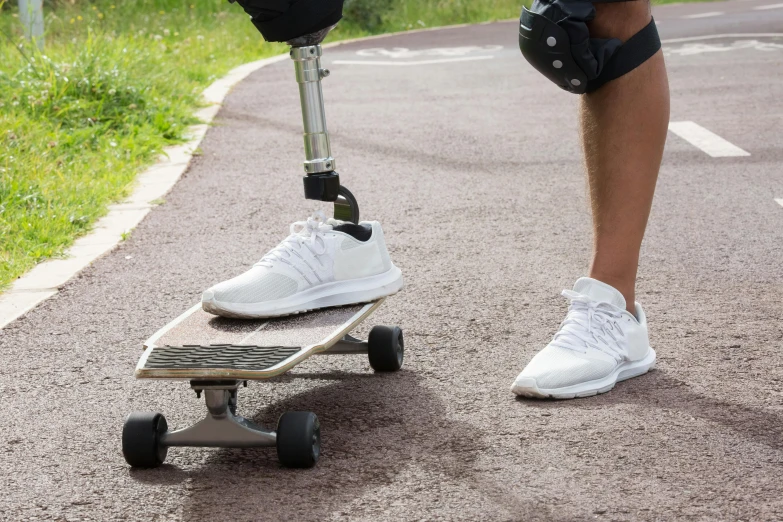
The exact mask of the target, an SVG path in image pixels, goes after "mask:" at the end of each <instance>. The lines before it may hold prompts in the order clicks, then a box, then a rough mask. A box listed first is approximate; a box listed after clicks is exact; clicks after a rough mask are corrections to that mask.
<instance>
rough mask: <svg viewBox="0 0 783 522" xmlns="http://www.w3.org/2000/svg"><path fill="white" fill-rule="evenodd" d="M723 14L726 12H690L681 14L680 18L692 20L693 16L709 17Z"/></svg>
mask: <svg viewBox="0 0 783 522" xmlns="http://www.w3.org/2000/svg"><path fill="white" fill-rule="evenodd" d="M724 14H726V13H725V12H723V11H710V12H709V13H697V14H692V15H685V16H681V17H680V18H685V19H690V20H692V19H694V18H710V17H712V16H720V15H724Z"/></svg>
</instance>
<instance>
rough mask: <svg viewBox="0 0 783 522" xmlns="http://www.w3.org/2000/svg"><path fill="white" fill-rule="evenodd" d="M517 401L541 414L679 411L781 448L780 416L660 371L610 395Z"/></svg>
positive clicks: (782, 424)
mask: <svg viewBox="0 0 783 522" xmlns="http://www.w3.org/2000/svg"><path fill="white" fill-rule="evenodd" d="M518 400H520V401H522V402H525V403H527V404H528V405H529V406H531V407H534V408H540V409H542V410H546V409H559V408H579V409H601V408H606V407H607V406H611V405H614V404H635V405H639V406H646V407H652V408H662V409H670V410H678V411H681V412H684V413H687V414H689V415H691V416H693V417H695V418H698V419H702V420H706V421H709V422H713V423H715V424H719V425H721V426H724V427H726V428H728V429H730V430H732V431H735V432H737V433H738V434H739V435H741V436H742V437H745V438H748V439H751V440H753V441H754V442H757V443H759V444H763V445H765V446H768V447H769V448H772V449H776V450H777V449H781V448H783V416H781V415H778V414H776V413H774V412H772V411H770V410H764V409H757V408H751V407H748V406H743V405H740V404H736V403H731V402H726V401H723V400H718V399H715V398H713V397H708V396H705V395H701V394H699V393H695V392H693V391H691V389H690V387H689V385H688V383H687V382H685V381H681V380H679V379H675V378H673V377H671V376H670V375H668V374H667V373H666V372H664V371H662V370H654V371H652V372H650V373H648V374H646V375H644V376H642V377H638V378H635V379H632V380H629V381H625V382H621V383H619V384H618V385H617V386H615V388H614V390H612V391H611V392H609V393H604V394H602V395H596V396H593V397H585V398H581V399H575V400H566V401H551V400H540V399H518Z"/></svg>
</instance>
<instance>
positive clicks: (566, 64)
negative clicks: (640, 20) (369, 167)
mask: <svg viewBox="0 0 783 522" xmlns="http://www.w3.org/2000/svg"><path fill="white" fill-rule="evenodd" d="M607 1H616V0H593V2H595V3H598V2H607ZM593 2H590V1H589V0H535V1H534V2H533V5H532V6H531V8H530V10H528V9H527V8H524V7H523V8H522V16H521V17H520V19H519V48H520V50H521V51H522V54H523V55H524V56H525V58H526V59H527V61H528V62H530V64H531V65H532V66H533V67H535V68H536V69H537V70H538V71H539V72H540V73H541V74H543V75H544V76H546V77H547V78H549V79H550V80H552V81H553V82H554V83H555V84H557V85H558V86H560V87H561V88H563V89H565V90H567V91H569V92H573V93H575V94H584V93H586V92H592V91H594V90H596V89H598V88H599V87H600V86H602V85H603V84H605V83H606V82H608V81H611V80H614V79H615V78H619V77H620V76H622V75H624V74H627V73H628V72H630V71H632V70H633V69H636V68H637V67H639V66H640V65H641V64H642V63H644V62H645V61H647V60H648V59H649V58H650V57H651V56H652V55H654V54H655V53H656V52H658V49H660V48H661V40H660V38H659V37H658V30H657V29H656V27H655V21H654V20H651V21H650V23H649V24H647V26H646V27H645V28H644V29H642V30H641V31H639V32H638V33H636V34H635V35H633V36H632V37H631V38H629V39H628V41H626V42H625V43H622V42H621V41H620V40H618V39H617V38H611V39H599V38H590V34H589V32H588V30H587V22H589V21H591V20H592V19H593V18H595V7H594V6H593Z"/></svg>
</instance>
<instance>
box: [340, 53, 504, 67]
mask: <svg viewBox="0 0 783 522" xmlns="http://www.w3.org/2000/svg"><path fill="white" fill-rule="evenodd" d="M491 58H494V56H492V55H490V56H465V57H464V58H442V59H439V60H418V61H415V62H392V61H370V60H335V61H333V62H332V63H333V64H335V65H431V64H436V63H453V62H470V61H473V60H489V59H491Z"/></svg>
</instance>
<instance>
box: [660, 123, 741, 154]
mask: <svg viewBox="0 0 783 522" xmlns="http://www.w3.org/2000/svg"><path fill="white" fill-rule="evenodd" d="M669 130H670V131H672V132H673V133H674V134H676V135H677V136H679V137H680V138H682V139H684V140H685V141H687V142H688V143H690V144H691V145H693V146H694V147H697V148H699V149H701V150H702V151H704V152H706V153H707V154H708V155H710V156H712V157H713V158H727V157H733V156H750V153H749V152H746V151H744V150H742V149H741V148H739V147H737V146H736V145H734V144H732V143H729V142H728V141H726V140H724V139H723V138H721V137H720V136H718V135H717V134H715V133H713V132H710V131H708V130H707V129H705V128H704V127H702V126H701V125H698V124H696V123H694V122H692V121H672V122H669Z"/></svg>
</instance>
